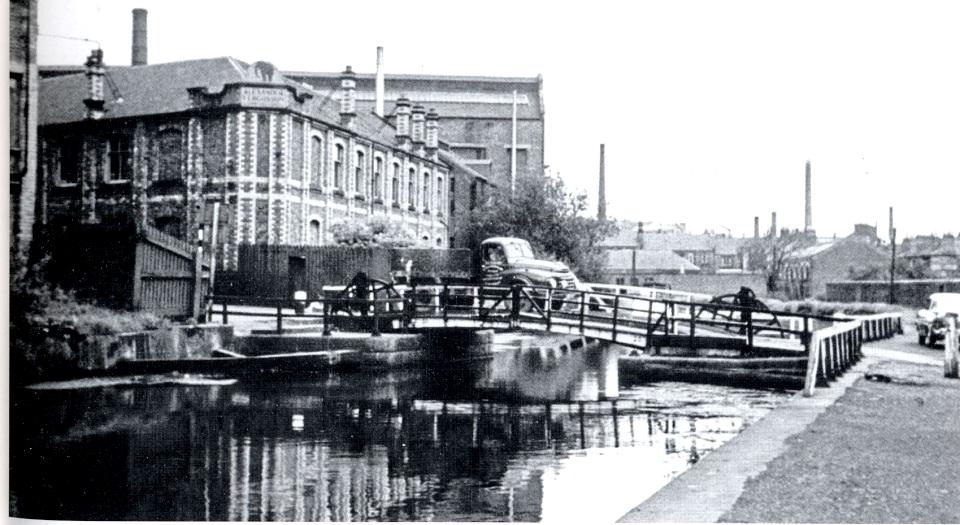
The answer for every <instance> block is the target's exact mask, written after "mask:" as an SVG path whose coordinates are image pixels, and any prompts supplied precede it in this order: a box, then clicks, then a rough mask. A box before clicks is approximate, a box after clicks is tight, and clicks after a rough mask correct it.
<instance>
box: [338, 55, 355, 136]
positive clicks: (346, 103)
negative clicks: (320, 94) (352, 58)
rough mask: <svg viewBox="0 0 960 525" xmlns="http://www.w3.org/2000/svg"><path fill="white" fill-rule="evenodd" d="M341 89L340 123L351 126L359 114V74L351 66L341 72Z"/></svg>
mask: <svg viewBox="0 0 960 525" xmlns="http://www.w3.org/2000/svg"><path fill="white" fill-rule="evenodd" d="M340 89H342V90H343V94H342V95H341V98H340V125H342V126H349V125H351V124H353V119H354V118H355V117H356V116H357V74H356V73H354V72H353V68H351V67H350V66H347V69H345V70H344V71H343V73H340Z"/></svg>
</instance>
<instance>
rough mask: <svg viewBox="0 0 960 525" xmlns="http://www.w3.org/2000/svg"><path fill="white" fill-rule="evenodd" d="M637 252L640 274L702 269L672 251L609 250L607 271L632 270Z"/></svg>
mask: <svg viewBox="0 0 960 525" xmlns="http://www.w3.org/2000/svg"><path fill="white" fill-rule="evenodd" d="M634 252H636V254H637V255H636V257H637V259H636V269H637V272H640V273H657V272H662V273H666V272H684V273H686V272H699V271H700V267H699V266H697V265H695V264H693V263H692V262H690V261H688V260H686V259H684V258H683V257H680V256H679V255H677V254H675V253H673V252H672V251H670V250H633V249H612V250H607V251H606V253H607V269H608V270H612V271H624V270H627V271H629V270H632V269H633V268H634V266H633V265H634V259H633V254H634Z"/></svg>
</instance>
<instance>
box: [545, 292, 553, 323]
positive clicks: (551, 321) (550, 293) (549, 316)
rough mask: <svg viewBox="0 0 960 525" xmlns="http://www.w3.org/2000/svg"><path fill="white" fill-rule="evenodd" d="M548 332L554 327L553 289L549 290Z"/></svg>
mask: <svg viewBox="0 0 960 525" xmlns="http://www.w3.org/2000/svg"><path fill="white" fill-rule="evenodd" d="M546 307H547V331H548V332H549V331H550V328H551V327H552V326H553V315H552V314H551V312H553V288H548V289H547V303H546Z"/></svg>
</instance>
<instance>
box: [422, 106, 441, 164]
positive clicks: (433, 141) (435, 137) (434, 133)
mask: <svg viewBox="0 0 960 525" xmlns="http://www.w3.org/2000/svg"><path fill="white" fill-rule="evenodd" d="M424 127H425V128H426V129H425V130H424V131H425V134H426V147H427V153H429V154H431V155H432V154H435V153H436V152H437V148H439V147H440V115H438V114H437V112H436V111H434V110H433V108H431V109H430V111H428V112H427V116H426V123H425V124H424Z"/></svg>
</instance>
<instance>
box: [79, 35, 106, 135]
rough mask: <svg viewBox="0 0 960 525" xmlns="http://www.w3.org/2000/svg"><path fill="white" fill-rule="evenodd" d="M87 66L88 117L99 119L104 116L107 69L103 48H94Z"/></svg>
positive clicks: (84, 101) (86, 100)
mask: <svg viewBox="0 0 960 525" xmlns="http://www.w3.org/2000/svg"><path fill="white" fill-rule="evenodd" d="M84 65H85V66H86V67H87V98H85V99H84V100H83V104H84V105H85V106H87V118H88V119H92V120H98V119H101V118H103V113H104V110H103V105H104V100H103V80H104V76H105V75H106V74H107V70H106V69H105V68H104V67H103V50H102V49H94V50H93V51H91V52H90V56H89V57H87V62H86V64H84Z"/></svg>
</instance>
